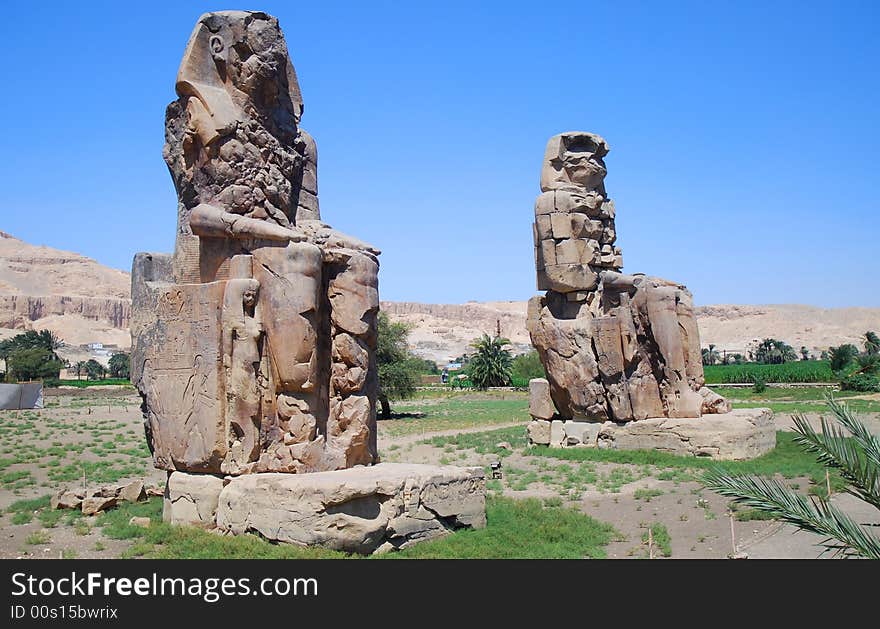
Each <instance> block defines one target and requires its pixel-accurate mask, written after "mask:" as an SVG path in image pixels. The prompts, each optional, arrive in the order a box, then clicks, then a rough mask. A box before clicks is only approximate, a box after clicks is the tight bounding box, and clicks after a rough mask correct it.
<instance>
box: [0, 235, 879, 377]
mask: <svg viewBox="0 0 880 629" xmlns="http://www.w3.org/2000/svg"><path fill="white" fill-rule="evenodd" d="M129 287H130V279H129V275H128V273H125V272H123V271H118V270H116V269H110V268H107V267H105V266H102V265H100V264H98V263H97V262H96V261H94V260H92V259H90V258H86V257H84V256H81V255H79V254H76V253H70V252H67V251H59V250H57V249H51V248H49V247H38V246H34V245H30V244H28V243H26V242H23V241H21V240H18V239H17V238H14V237H12V236H10V235H9V234H6V233H3V232H0V338H5V337H6V336H9V335H12V334H15V332H16V331H17V330H25V329H29V328H36V329H44V328H47V329H50V330H52V331H53V332H55V333H56V334H57V335H58V336H60V337H61V338H62V339H64V341H65V342H66V343H67V344H68V345H69V346H78V345H82V344H86V343H93V342H101V343H104V344H113V345H117V346H119V347H121V348H127V347H128V346H129V342H130V340H129V334H128V322H129V317H130V314H131V303H130V300H129ZM382 310H384V311H385V312H387V313H388V314H389V316H390V317H391V318H392V319H393V320H396V321H404V322H406V323H409V324H411V325H412V332H411V334H410V340H411V342H412V345H413V347H414V349H415V351H416V352H417V353H418V354H419V355H421V356H424V357H425V358H430V359H432V360H435V361H437V362H446V361H449V360H451V359H454V358H456V357H457V356H460V355H461V354H463V353H464V352H467V351H468V349H469V348H468V345H469V344H470V342H471V341H472V340H473V339H474V338H476V337H479V336H480V335H481V334H483V333H486V334H494V333H495V331H496V329H497V328H498V327H500V329H501V334H502V335H503V336H506V337H507V338H509V339H510V340H511V342H512V343H513V345H514V349H515V350H517V351H518V352H519V351H526V350H528V349H529V348H530V343H529V335H528V333H527V332H526V329H525V317H526V302H524V301H498V302H468V303H466V304H421V303H413V302H382ZM697 319H698V321H699V326H700V336H701V340H702V345H703V346H704V347H705V346H707V345H708V344H710V343H712V344H714V345H716V346H717V348H718V349H719V350H727V351H731V352H735V351H743V350H745V348H746V346H747V345H748V344H749V343H750V342H751V341H752V340H754V339H760V338H764V337H768V336H772V337H775V338H779V339H782V340H784V341H786V342H787V343H789V344H790V345H792V346H794V348H795V349H798V350H799V349H800V348H801V346H806V347H808V348H809V349H810V351H813V352H817V353H818V352H819V351H821V350H822V349H825V348H827V347H828V346H830V345H839V344H841V343H857V344H861V341H860V337H861V336H862V335H863V334H864V333H865V332H866V331H867V330H876V331H878V332H880V308H832V309H823V308H816V307H813V306H801V305H775V306H737V305H715V306H702V307H698V308H697Z"/></svg>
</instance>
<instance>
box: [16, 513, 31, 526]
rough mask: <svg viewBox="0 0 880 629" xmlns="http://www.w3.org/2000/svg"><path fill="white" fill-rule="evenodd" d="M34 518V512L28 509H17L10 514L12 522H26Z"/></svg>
mask: <svg viewBox="0 0 880 629" xmlns="http://www.w3.org/2000/svg"><path fill="white" fill-rule="evenodd" d="M33 519H34V514H33V513H31V512H30V511H19V512H18V513H16V514H14V515H13V516H12V523H13V524H27V523H28V522H30V521H31V520H33Z"/></svg>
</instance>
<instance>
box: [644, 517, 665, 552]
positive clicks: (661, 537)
mask: <svg viewBox="0 0 880 629" xmlns="http://www.w3.org/2000/svg"><path fill="white" fill-rule="evenodd" d="M647 528H649V529H650V531H651V537H652V538H653V542H654V547H655V548H656V549H657V550H658V551H659V554H660V555H662V556H663V557H672V539H671V538H670V537H669V530H668V529H667V528H666V525H665V524H663V523H661V522H652V523H651V524H649V525H648V527H647ZM642 543H643V544H645V545H647V544H648V531H645V532H644V533H643V534H642Z"/></svg>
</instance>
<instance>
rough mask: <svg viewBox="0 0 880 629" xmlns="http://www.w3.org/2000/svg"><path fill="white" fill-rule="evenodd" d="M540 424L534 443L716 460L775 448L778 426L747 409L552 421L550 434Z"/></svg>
mask: <svg viewBox="0 0 880 629" xmlns="http://www.w3.org/2000/svg"><path fill="white" fill-rule="evenodd" d="M537 422H538V420H535V421H533V422H532V423H531V424H530V425H529V437H530V443H531V444H532V445H550V446H553V447H560V446H561V447H572V446H575V447H588V448H590V447H592V448H607V449H609V450H660V451H662V452H668V453H670V454H677V455H680V456H704V457H710V458H712V459H718V460H741V459H753V458H755V457H757V456H760V455H762V454H764V453H766V452H769V451H770V450H772V449H773V448H775V447H776V425H775V424H774V422H773V413H772V412H771V411H770V409H769V408H743V409H736V410H733V411H730V412H729V413H722V414H718V415H704V416H702V417H697V418H669V417H654V418H649V419H642V420H638V421H632V422H626V423H615V422H602V423H600V422H574V421H566V422H562V421H554V422H552V427H551V430H550V431H547V430H545V429H540V430H539V429H538V427H537V426H535V427H534V428H533V427H532V425H533V424H536V423H537ZM543 424H547V422H543ZM543 424H542V426H541V428H543ZM551 434H552V436H551ZM545 435H546V436H545ZM554 437H555V438H554Z"/></svg>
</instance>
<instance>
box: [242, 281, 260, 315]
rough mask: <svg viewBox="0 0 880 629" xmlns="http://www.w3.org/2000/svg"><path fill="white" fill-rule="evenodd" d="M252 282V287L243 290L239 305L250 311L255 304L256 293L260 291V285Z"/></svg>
mask: <svg viewBox="0 0 880 629" xmlns="http://www.w3.org/2000/svg"><path fill="white" fill-rule="evenodd" d="M252 281H253V285H251V286H248V287H247V288H245V290H244V293H242V295H241V303H242V305H243V306H244V307H245V309H251V308H253V307H254V306H256V304H257V293H258V292H259V290H260V285H259V284H258V283H257V281H256V280H252Z"/></svg>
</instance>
